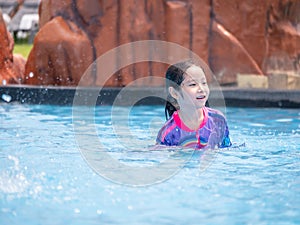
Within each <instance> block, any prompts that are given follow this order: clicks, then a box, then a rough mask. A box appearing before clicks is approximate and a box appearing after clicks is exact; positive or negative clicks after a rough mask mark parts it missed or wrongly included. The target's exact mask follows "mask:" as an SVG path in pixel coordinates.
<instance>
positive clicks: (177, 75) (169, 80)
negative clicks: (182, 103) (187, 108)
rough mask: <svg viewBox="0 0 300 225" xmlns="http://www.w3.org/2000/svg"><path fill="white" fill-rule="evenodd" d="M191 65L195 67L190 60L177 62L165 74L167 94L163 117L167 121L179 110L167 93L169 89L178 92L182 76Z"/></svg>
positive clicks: (175, 102)
mask: <svg viewBox="0 0 300 225" xmlns="http://www.w3.org/2000/svg"><path fill="white" fill-rule="evenodd" d="M193 65H197V63H195V62H194V61H192V60H190V59H189V60H185V61H182V62H178V63H176V64H173V65H171V66H170V67H169V68H168V69H167V72H166V91H167V93H168V95H167V101H166V106H165V116H166V119H167V120H168V119H169V118H170V117H171V116H172V115H173V113H174V112H175V111H176V110H178V109H179V106H178V103H177V101H176V99H175V98H173V97H172V96H171V94H170V93H169V87H173V88H174V89H176V90H179V87H180V85H181V83H182V81H183V80H184V78H185V77H184V74H185V72H186V70H187V69H188V68H190V67H191V66H193Z"/></svg>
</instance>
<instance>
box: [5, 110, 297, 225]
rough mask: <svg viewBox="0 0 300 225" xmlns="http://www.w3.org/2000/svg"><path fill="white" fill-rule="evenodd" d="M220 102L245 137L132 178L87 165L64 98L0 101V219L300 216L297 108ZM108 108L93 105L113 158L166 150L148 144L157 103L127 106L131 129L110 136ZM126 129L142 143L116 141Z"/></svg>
mask: <svg viewBox="0 0 300 225" xmlns="http://www.w3.org/2000/svg"><path fill="white" fill-rule="evenodd" d="M124 109H125V108H122V107H120V108H118V111H119V112H122V110H124ZM226 110H227V114H226V116H227V119H228V124H229V127H230V132H231V133H230V134H231V139H232V141H233V142H234V143H235V146H239V145H243V143H245V146H239V147H235V148H229V149H224V150H222V151H217V152H215V153H213V154H212V153H209V152H195V153H194V154H193V155H190V154H186V153H184V152H182V153H178V155H177V156H176V157H179V158H184V159H186V162H185V163H184V166H183V168H182V169H181V170H179V171H177V173H174V174H173V175H172V176H170V177H168V179H166V180H162V181H161V182H159V183H157V184H153V185H147V186H143V187H132V186H129V185H121V184H117V183H116V182H112V181H110V180H108V179H105V178H103V177H102V176H100V175H98V174H96V173H95V172H94V170H92V169H91V168H90V167H89V166H88V164H87V162H86V161H85V160H84V159H83V157H82V155H81V152H80V151H79V149H78V145H77V141H76V138H75V134H74V127H73V123H72V107H71V106H51V105H26V104H23V105H22V104H1V105H0V116H1V127H0V129H1V136H0V137H1V142H0V149H1V150H0V221H1V224H30V225H34V224H299V223H300V179H299V176H300V169H299V168H300V138H299V137H300V112H299V110H298V109H279V108H235V107H228V108H227V109H226ZM110 112H111V106H97V107H96V113H95V115H96V116H95V121H96V129H97V131H98V135H99V138H100V139H101V140H102V142H103V143H104V144H105V146H106V147H107V149H106V151H107V152H109V154H110V155H111V156H112V157H114V158H116V159H118V160H119V161H120V162H122V163H124V164H128V165H131V166H140V165H147V166H149V165H150V166H151V165H153V164H156V163H159V162H160V161H163V160H164V159H165V157H168V156H169V151H166V150H165V151H163V152H161V151H147V149H148V146H151V145H152V144H153V143H154V137H155V135H156V133H155V131H156V130H158V129H159V127H160V126H161V124H162V122H163V119H164V112H163V107H162V106H137V107H135V108H134V110H132V112H131V114H130V117H129V118H124V119H126V120H127V121H128V126H129V127H130V130H131V132H132V135H131V136H130V137H128V134H127V133H126V132H124V133H122V131H120V132H119V133H118V139H116V137H115V135H113V134H112V133H111V126H112V121H111V117H110ZM153 118H155V119H153ZM121 119H122V118H121ZM134 136H136V140H139V142H137V143H143V145H142V146H140V147H137V148H135V149H133V150H131V149H126V148H121V147H120V146H118V141H120V140H121V141H123V142H124V143H127V144H128V145H130V144H131V145H132V144H133V145H134V143H135V141H136V140H135V139H134V138H133V137H134ZM116 140H118V141H116ZM210 156H212V158H211V160H208V161H207V160H206V161H205V159H206V158H207V157H208V158H209V157H210ZM203 162H204V164H203ZM207 162H209V163H207ZM205 163H206V164H205ZM119 172H120V171H119ZM145 176H148V174H145Z"/></svg>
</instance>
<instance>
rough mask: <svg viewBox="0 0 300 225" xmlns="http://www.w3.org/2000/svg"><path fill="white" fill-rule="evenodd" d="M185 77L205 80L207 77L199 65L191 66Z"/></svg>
mask: <svg viewBox="0 0 300 225" xmlns="http://www.w3.org/2000/svg"><path fill="white" fill-rule="evenodd" d="M185 74H186V76H185V79H193V80H203V79H206V77H205V74H204V71H203V69H202V68H200V67H199V66H195V65H193V66H191V67H189V68H188V69H187V70H186V71H185Z"/></svg>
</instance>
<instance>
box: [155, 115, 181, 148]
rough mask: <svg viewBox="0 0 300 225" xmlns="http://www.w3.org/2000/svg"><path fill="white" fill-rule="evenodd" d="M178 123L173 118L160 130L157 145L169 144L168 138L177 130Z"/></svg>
mask: <svg viewBox="0 0 300 225" xmlns="http://www.w3.org/2000/svg"><path fill="white" fill-rule="evenodd" d="M176 127H177V126H176V123H175V121H174V118H173V117H171V118H170V119H169V120H168V121H167V122H166V123H165V124H164V125H163V126H162V128H160V130H159V132H158V135H157V140H156V141H157V143H165V142H168V140H167V139H168V137H169V136H170V135H172V133H174V130H176Z"/></svg>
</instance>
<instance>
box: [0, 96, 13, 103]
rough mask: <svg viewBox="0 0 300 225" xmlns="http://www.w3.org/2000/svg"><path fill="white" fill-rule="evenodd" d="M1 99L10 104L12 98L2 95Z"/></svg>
mask: <svg viewBox="0 0 300 225" xmlns="http://www.w3.org/2000/svg"><path fill="white" fill-rule="evenodd" d="M1 98H2V99H3V100H4V101H6V102H10V101H11V99H12V97H11V96H10V95H7V94H2V96H1Z"/></svg>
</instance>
